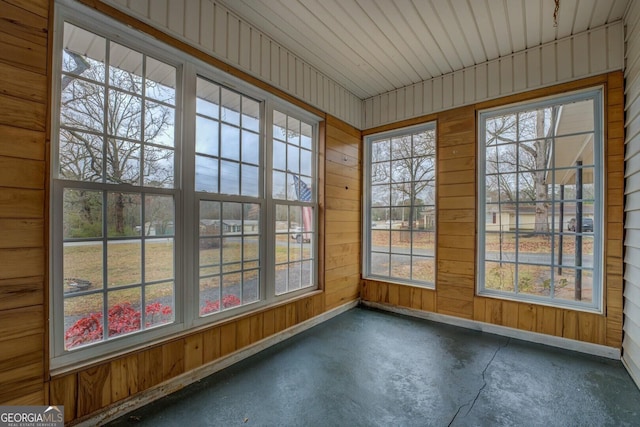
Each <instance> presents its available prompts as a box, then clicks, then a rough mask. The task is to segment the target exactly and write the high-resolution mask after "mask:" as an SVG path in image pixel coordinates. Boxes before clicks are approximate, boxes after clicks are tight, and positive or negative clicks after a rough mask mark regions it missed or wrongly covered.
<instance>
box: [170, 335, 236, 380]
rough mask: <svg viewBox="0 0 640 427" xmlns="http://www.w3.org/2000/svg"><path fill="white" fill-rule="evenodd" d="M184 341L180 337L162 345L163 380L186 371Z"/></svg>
mask: <svg viewBox="0 0 640 427" xmlns="http://www.w3.org/2000/svg"><path fill="white" fill-rule="evenodd" d="M184 341H185V340H184V339H179V340H175V341H170V342H168V343H166V344H163V345H162V379H163V380H165V381H166V380H168V379H171V378H173V377H175V376H177V375H180V374H182V373H183V372H184V366H185V357H184V356H185V354H184ZM234 341H235V339H234Z"/></svg>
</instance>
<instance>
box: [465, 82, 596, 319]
mask: <svg viewBox="0 0 640 427" xmlns="http://www.w3.org/2000/svg"><path fill="white" fill-rule="evenodd" d="M479 141H480V148H479V150H480V151H479V159H480V163H479V173H480V175H479V176H480V178H479V182H480V197H479V200H480V202H481V204H480V206H479V238H480V240H479V254H478V256H479V268H478V274H479V277H478V283H479V292H480V293H481V294H485V295H496V296H499V295H502V296H507V297H510V298H518V299H524V300H530V301H540V302H547V303H553V304H557V305H564V306H583V307H591V308H594V309H598V308H599V307H600V301H601V283H602V281H601V274H602V271H601V264H602V263H601V261H602V253H601V251H602V246H601V241H602V195H603V192H602V175H603V172H602V160H601V159H602V157H603V156H602V111H601V92H600V91H597V90H596V91H592V92H588V93H578V94H572V95H568V96H564V97H561V98H556V99H552V100H547V101H542V102H537V103H532V104H529V105H524V106H517V107H511V108H506V109H501V110H498V111H488V112H483V113H482V114H481V115H480V136H479Z"/></svg>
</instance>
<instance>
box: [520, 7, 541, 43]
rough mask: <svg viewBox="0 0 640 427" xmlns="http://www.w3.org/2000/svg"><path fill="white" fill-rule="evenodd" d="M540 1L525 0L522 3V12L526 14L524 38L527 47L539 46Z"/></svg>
mask: <svg viewBox="0 0 640 427" xmlns="http://www.w3.org/2000/svg"><path fill="white" fill-rule="evenodd" d="M541 10H542V3H541V2H537V1H527V2H525V5H524V13H525V16H526V21H525V28H526V40H527V47H528V48H529V47H533V46H539V45H540V43H541V41H542V34H541V33H540V31H541V28H542V27H541V22H540V19H541V17H540V13H541Z"/></svg>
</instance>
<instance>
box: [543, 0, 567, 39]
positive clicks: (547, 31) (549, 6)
mask: <svg viewBox="0 0 640 427" xmlns="http://www.w3.org/2000/svg"><path fill="white" fill-rule="evenodd" d="M560 4H561V5H562V2H560ZM554 10H555V3H554V2H552V1H546V2H542V9H541V15H540V42H541V43H543V44H544V43H549V42H551V41H554V40H556V39H557V36H556V34H557V33H558V27H557V26H555V21H554V20H553V12H554ZM559 14H560V9H558V18H559Z"/></svg>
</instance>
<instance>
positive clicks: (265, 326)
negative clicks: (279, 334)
mask: <svg viewBox="0 0 640 427" xmlns="http://www.w3.org/2000/svg"><path fill="white" fill-rule="evenodd" d="M275 330H276V326H275V310H273V309H271V310H267V311H265V312H264V313H263V314H262V336H263V337H264V338H268V337H270V336H271V335H273V334H274V333H275Z"/></svg>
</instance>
